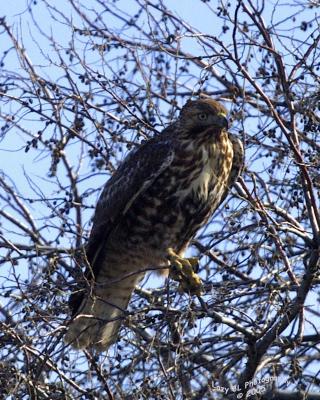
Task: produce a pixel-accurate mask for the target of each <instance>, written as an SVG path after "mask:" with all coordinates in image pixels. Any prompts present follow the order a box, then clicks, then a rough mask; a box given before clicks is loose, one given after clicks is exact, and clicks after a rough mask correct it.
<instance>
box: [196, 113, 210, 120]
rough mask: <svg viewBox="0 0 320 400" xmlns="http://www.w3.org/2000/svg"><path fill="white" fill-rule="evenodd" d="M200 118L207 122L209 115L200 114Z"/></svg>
mask: <svg viewBox="0 0 320 400" xmlns="http://www.w3.org/2000/svg"><path fill="white" fill-rule="evenodd" d="M198 118H199V119H200V120H201V121H205V120H206V119H207V118H208V114H206V113H200V114H198Z"/></svg>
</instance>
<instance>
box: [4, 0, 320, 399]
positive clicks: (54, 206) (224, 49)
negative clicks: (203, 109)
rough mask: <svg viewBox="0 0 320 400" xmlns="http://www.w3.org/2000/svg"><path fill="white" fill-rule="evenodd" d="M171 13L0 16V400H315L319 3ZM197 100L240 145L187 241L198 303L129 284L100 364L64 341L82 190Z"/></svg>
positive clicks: (97, 6) (101, 0)
mask: <svg viewBox="0 0 320 400" xmlns="http://www.w3.org/2000/svg"><path fill="white" fill-rule="evenodd" d="M179 3H180V4H179ZM183 3H184V2H170V1H165V0H132V1H130V2H126V1H121V0H120V1H117V0H113V1H112V0H90V1H87V0H64V1H62V2H52V1H49V0H37V1H29V2H28V3H27V7H26V9H25V10H23V12H22V13H21V14H19V15H16V16H15V17H14V18H9V17H6V16H5V15H2V16H1V17H2V18H1V20H0V25H1V38H2V41H1V42H2V44H1V46H2V53H1V55H0V57H1V59H0V64H1V65H0V68H1V70H0V97H1V100H0V101H1V103H0V107H1V108H0V119H1V127H0V137H1V142H0V152H1V174H0V201H1V203H0V204H1V206H0V218H1V232H0V249H1V250H0V251H1V261H0V263H1V264H0V276H1V277H0V284H1V295H0V327H1V331H0V344H1V345H0V392H1V396H2V397H1V398H3V399H29V398H30V399H50V400H51V399H126V400H129V399H130V400H131V399H132V400H134V399H166V400H167V399H192V400H196V399H199V400H200V399H239V398H242V399H244V398H250V399H277V400H283V399H289V400H293V399H302V398H303V399H308V400H311V399H312V400H313V399H320V395H319V394H318V393H319V392H320V368H319V365H320V364H319V358H320V352H319V343H320V332H319V322H320V318H319V317H320V309H319V306H318V303H319V289H318V283H319V256H320V254H319V251H320V235H319V232H320V213H319V192H320V169H319V166H320V155H319V154H320V139H319V132H320V124H319V121H320V120H319V118H320V117H319V110H320V88H319V83H320V82H319V70H320V47H319V39H320V34H319V19H318V17H317V15H318V14H319V11H320V4H319V1H318V0H317V1H316V0H313V1H309V2H308V1H307V0H293V1H291V2H287V1H283V0H279V1H277V2H275V3H274V4H271V2H265V1H264V0H236V1H225V0H217V1H209V0H202V1H200V0H192V1H190V2H186V3H188V5H187V4H186V5H183ZM267 3H268V4H267ZM190 7H193V9H194V14H195V15H197V18H196V17H194V18H192V12H191V8H190ZM187 8H188V10H189V12H183V11H184V10H185V11H186V10H187ZM175 9H177V11H175ZM2 12H3V11H2ZM183 14H186V15H189V16H190V17H189V19H188V18H187V17H186V19H184V17H183V16H182V15H183ZM200 94H205V95H209V96H211V97H213V98H215V99H218V100H219V101H222V102H223V103H224V104H225V105H226V107H227V108H228V109H229V110H230V116H231V120H232V128H231V130H232V132H233V133H236V134H238V135H239V137H240V138H241V139H242V140H243V142H244V145H245V149H246V165H245V170H244V172H243V175H242V178H240V180H239V182H238V183H237V185H236V187H235V188H234V189H233V191H232V194H231V195H230V196H229V197H228V199H227V201H226V202H225V203H224V205H223V206H222V207H220V210H219V212H218V213H217V214H216V215H215V216H214V218H213V220H212V222H211V223H210V224H209V225H208V226H207V227H206V229H204V230H202V231H201V232H200V233H199V235H198V236H197V238H196V240H195V241H194V242H193V246H192V251H193V253H194V254H195V255H196V256H198V257H199V258H200V272H199V273H200V275H201V277H202V279H203V282H204V286H205V294H204V295H203V296H201V297H196V296H189V295H187V294H181V293H179V292H178V291H177V284H176V283H175V282H173V281H170V280H166V281H159V282H158V281H157V282H155V280H154V279H153V280H152V279H151V280H150V279H149V280H145V281H144V282H142V283H141V286H140V287H138V288H137V289H136V292H135V295H134V298H133V299H132V301H131V303H130V308H129V311H128V314H127V317H126V319H125V320H124V321H123V328H122V330H121V333H120V337H119V342H118V343H117V344H116V345H115V346H114V347H113V348H112V349H111V350H110V351H109V354H105V353H103V354H95V353H91V352H89V351H75V350H72V349H71V348H70V347H68V346H66V345H65V344H64V342H63V335H64V332H65V329H66V328H65V327H66V324H67V323H68V314H69V311H68V304H67V299H68V295H69V294H70V293H71V292H72V290H73V288H74V287H75V285H76V283H77V282H76V281H77V275H78V272H79V268H80V267H79V265H77V262H76V260H77V258H76V254H77V251H79V249H81V248H82V247H83V245H84V244H85V242H86V239H87V237H88V232H89V230H90V218H91V217H92V214H93V210H94V206H95V202H96V199H97V196H98V193H99V192H100V189H101V187H102V185H103V184H104V183H105V182H106V181H107V179H108V178H109V177H110V176H111V174H112V173H113V171H114V170H115V169H116V168H117V166H118V165H119V163H120V161H121V159H123V157H124V155H125V154H126V152H127V151H129V150H130V149H132V148H133V147H135V146H136V145H138V144H139V143H141V142H142V141H143V140H146V139H148V138H149V137H151V136H152V135H154V134H155V133H157V132H161V130H162V129H163V128H164V127H165V126H166V125H167V124H169V123H170V122H171V121H172V120H174V118H175V117H176V115H177V112H178V110H179V108H180V107H181V106H182V105H183V104H184V103H185V101H186V100H187V99H188V98H190V97H192V96H198V95H200Z"/></svg>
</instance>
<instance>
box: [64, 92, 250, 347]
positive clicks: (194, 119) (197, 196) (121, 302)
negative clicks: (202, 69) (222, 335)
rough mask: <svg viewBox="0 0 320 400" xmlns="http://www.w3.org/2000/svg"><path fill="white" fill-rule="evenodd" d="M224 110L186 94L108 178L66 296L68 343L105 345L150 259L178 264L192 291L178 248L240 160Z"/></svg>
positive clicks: (193, 280)
mask: <svg viewBox="0 0 320 400" xmlns="http://www.w3.org/2000/svg"><path fill="white" fill-rule="evenodd" d="M226 117H227V111H226V109H225V108H224V107H223V106H222V105H221V104H220V103H218V102H217V101H215V100H212V99H210V98H201V99H199V100H195V101H191V100H189V101H188V102H187V103H186V104H185V106H184V107H183V108H182V110H181V113H180V115H179V118H178V120H177V121H176V122H174V123H173V124H172V125H170V126H169V127H167V128H166V129H165V130H164V131H163V132H162V133H161V134H159V135H157V136H155V137H153V138H152V139H151V140H149V141H147V142H145V143H144V144H142V145H141V146H140V147H139V148H138V149H137V150H135V151H132V152H130V153H129V155H128V156H127V157H126V159H125V160H124V161H123V163H122V164H121V165H120V167H119V168H118V170H117V171H116V172H115V173H114V175H113V176H112V177H111V178H110V179H109V181H108V182H107V183H106V185H105V188H104V190H103V192H102V194H101V196H100V199H99V201H98V204H97V207H96V211H95V215H94V219H93V227H92V231H91V234H90V238H89V241H88V244H87V246H86V260H85V263H86V264H87V270H86V272H85V274H84V277H83V285H82V286H81V287H79V290H78V291H76V292H75V293H73V294H72V295H71V298H70V305H71V308H72V314H73V316H72V320H71V322H70V325H69V328H68V332H67V334H66V339H65V340H66V342H67V343H70V344H72V345H73V346H74V347H76V348H82V349H83V348H87V347H92V348H96V349H100V350H104V349H107V348H108V347H109V346H110V345H111V344H112V343H114V342H115V340H116V339H117V334H118V330H119V327H120V324H121V320H122V318H123V317H124V314H125V310H126V308H127V306H128V303H129V300H130V297H131V294H132V292H133V290H134V288H135V285H136V284H137V283H138V282H139V281H140V280H141V279H142V277H143V276H144V274H145V272H144V271H145V270H146V269H147V268H148V267H151V266H169V265H174V266H175V274H174V275H175V277H176V279H178V280H180V282H181V286H182V287H183V288H184V289H185V290H189V291H190V292H195V293H199V292H200V286H201V281H200V279H199V277H198V276H197V275H196V274H195V273H194V272H193V270H192V260H191V259H184V258H183V254H184V251H185V249H186V248H187V247H188V244H189V243H190V241H191V239H192V238H193V237H194V235H195V234H196V232H197V231H198V229H199V228H200V227H201V226H203V225H204V224H205V223H206V222H207V221H208V218H209V217H210V216H211V215H212V213H213V212H214V211H215V210H216V209H217V207H218V206H219V205H220V204H221V202H222V201H223V200H224V199H225V197H226V196H227V194H228V192H229V190H230V188H231V187H232V185H233V184H234V183H235V181H236V179H237V177H238V175H239V173H240V171H241V168H242V164H243V148H242V144H241V142H240V140H239V139H237V138H235V137H234V136H232V135H231V134H230V133H228V131H227V128H228V121H227V118H226Z"/></svg>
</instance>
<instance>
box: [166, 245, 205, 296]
mask: <svg viewBox="0 0 320 400" xmlns="http://www.w3.org/2000/svg"><path fill="white" fill-rule="evenodd" d="M167 254H168V260H169V262H170V264H171V270H170V276H171V277H172V279H174V280H175V281H177V282H179V283H180V286H179V288H180V289H181V290H183V291H184V292H190V293H192V294H195V295H198V296H200V295H201V293H202V282H201V279H200V277H199V276H198V275H197V274H196V272H195V270H196V269H197V267H198V259H197V258H196V257H190V258H183V257H180V256H178V255H177V254H176V253H175V252H174V250H173V249H172V248H169V249H168V250H167Z"/></svg>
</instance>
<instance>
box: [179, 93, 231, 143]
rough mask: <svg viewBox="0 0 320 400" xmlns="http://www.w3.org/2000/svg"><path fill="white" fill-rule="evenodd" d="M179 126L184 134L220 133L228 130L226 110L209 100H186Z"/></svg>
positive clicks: (216, 102)
mask: <svg viewBox="0 0 320 400" xmlns="http://www.w3.org/2000/svg"><path fill="white" fill-rule="evenodd" d="M179 120H180V124H181V126H182V127H183V130H184V131H185V132H189V134H192V135H198V134H199V135H201V132H203V133H207V132H208V128H211V129H210V131H209V132H211V131H212V132H221V131H223V130H226V129H228V120H227V110H226V109H225V108H224V106H223V105H222V104H220V103H219V102H218V101H216V100H212V99H210V98H202V99H199V100H188V101H187V103H186V104H185V105H184V106H183V108H182V110H181V113H180V116H179Z"/></svg>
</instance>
